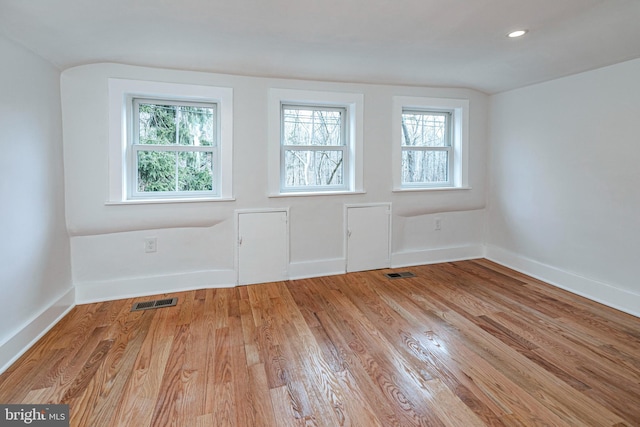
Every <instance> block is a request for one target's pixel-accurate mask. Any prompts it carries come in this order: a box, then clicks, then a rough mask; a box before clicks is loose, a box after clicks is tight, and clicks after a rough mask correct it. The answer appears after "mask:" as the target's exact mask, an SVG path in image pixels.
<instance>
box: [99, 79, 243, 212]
mask: <svg viewBox="0 0 640 427" xmlns="http://www.w3.org/2000/svg"><path fill="white" fill-rule="evenodd" d="M108 86H109V194H108V201H107V203H108V204H119V203H158V202H180V201H208V200H233V195H232V176H233V174H232V166H233V145H232V144H233V117H232V113H233V89H231V88H222V87H214V86H202V85H189V84H179V83H165V82H150V81H143V80H125V79H109V81H108ZM134 99H146V100H158V101H169V102H176V103H189V102H193V103H199V104H216V105H217V116H218V117H217V120H218V129H217V131H218V138H217V154H218V158H217V162H216V163H214V170H215V172H216V174H217V175H216V181H217V182H216V184H217V186H216V188H214V190H212V191H210V192H209V191H207V192H174V193H164V192H163V193H161V194H153V193H149V194H146V193H144V194H142V193H139V192H137V191H135V188H134V183H135V181H136V175H134V174H135V173H136V172H137V171H136V170H135V159H134V158H133V154H132V153H133V149H132V146H133V143H134V138H133V129H134V123H133V120H134V118H135V114H134V111H133V104H134V102H133V100H134ZM192 148H193V147H192ZM189 151H191V150H189ZM214 160H215V159H214Z"/></svg>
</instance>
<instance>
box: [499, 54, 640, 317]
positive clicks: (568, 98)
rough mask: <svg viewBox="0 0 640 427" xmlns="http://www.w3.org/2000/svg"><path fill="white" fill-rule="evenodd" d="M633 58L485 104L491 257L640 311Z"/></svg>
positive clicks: (639, 144)
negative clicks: (487, 112)
mask: <svg viewBox="0 0 640 427" xmlns="http://www.w3.org/2000/svg"><path fill="white" fill-rule="evenodd" d="M639 76H640V60H634V61H630V62H626V63H621V64H618V65H614V66H611V67H607V68H602V69H598V70H595V71H591V72H586V73H583V74H579V75H575V76H571V77H567V78H563V79H558V80H554V81H551V82H548V83H544V84H538V85H535V86H531V87H526V88H523V89H519V90H514V91H510V92H506V93H502V94H499V95H496V96H493V97H492V98H491V117H492V118H491V132H490V135H491V137H490V140H491V148H490V153H491V155H490V163H489V170H490V171H491V172H490V189H489V196H490V197H489V211H488V224H489V238H488V243H489V245H488V252H487V253H488V256H489V257H490V258H492V259H495V260H497V261H500V262H502V263H504V264H507V265H510V266H512V267H516V268H519V269H521V270H524V271H526V272H528V273H530V274H534V275H536V276H539V277H541V278H542V279H544V280H547V281H550V282H552V283H555V284H557V285H559V286H562V287H566V288H568V289H571V290H573V291H575V292H577V293H580V294H583V295H585V296H588V297H590V298H592V299H595V300H598V301H601V302H604V303H606V304H609V305H612V306H614V307H618V308H621V309H623V310H626V311H628V312H631V313H635V314H636V315H638V314H640V281H639V280H638V272H637V267H638V260H640V190H639V185H640V78H639Z"/></svg>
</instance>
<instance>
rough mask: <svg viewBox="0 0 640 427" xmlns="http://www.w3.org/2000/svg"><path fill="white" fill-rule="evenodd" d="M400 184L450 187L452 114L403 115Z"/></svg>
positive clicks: (405, 112) (413, 113) (414, 111)
mask: <svg viewBox="0 0 640 427" xmlns="http://www.w3.org/2000/svg"><path fill="white" fill-rule="evenodd" d="M401 146H402V185H403V186H410V185H413V184H418V185H423V184H433V185H450V184H451V165H452V158H453V156H452V154H453V153H452V149H451V113H450V112H434V111H420V110H403V112H402V143H401Z"/></svg>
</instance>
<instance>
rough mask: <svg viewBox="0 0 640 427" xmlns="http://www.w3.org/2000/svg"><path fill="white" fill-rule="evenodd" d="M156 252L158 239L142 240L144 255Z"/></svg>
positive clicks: (148, 238)
mask: <svg viewBox="0 0 640 427" xmlns="http://www.w3.org/2000/svg"><path fill="white" fill-rule="evenodd" d="M157 250H158V238H157V237H147V238H146V239H144V251H145V252H146V253H152V252H156V251H157Z"/></svg>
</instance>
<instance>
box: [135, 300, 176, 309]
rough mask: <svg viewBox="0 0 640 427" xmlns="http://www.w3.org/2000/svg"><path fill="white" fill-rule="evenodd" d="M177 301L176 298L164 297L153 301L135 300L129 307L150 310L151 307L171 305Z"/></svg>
mask: <svg viewBox="0 0 640 427" xmlns="http://www.w3.org/2000/svg"><path fill="white" fill-rule="evenodd" d="M177 303H178V298H166V299H159V300H155V301H145V302H137V303H135V304H134V305H133V307H132V308H131V311H140V310H150V309H152V308H161V307H173V306H174V305H176V304H177Z"/></svg>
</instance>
